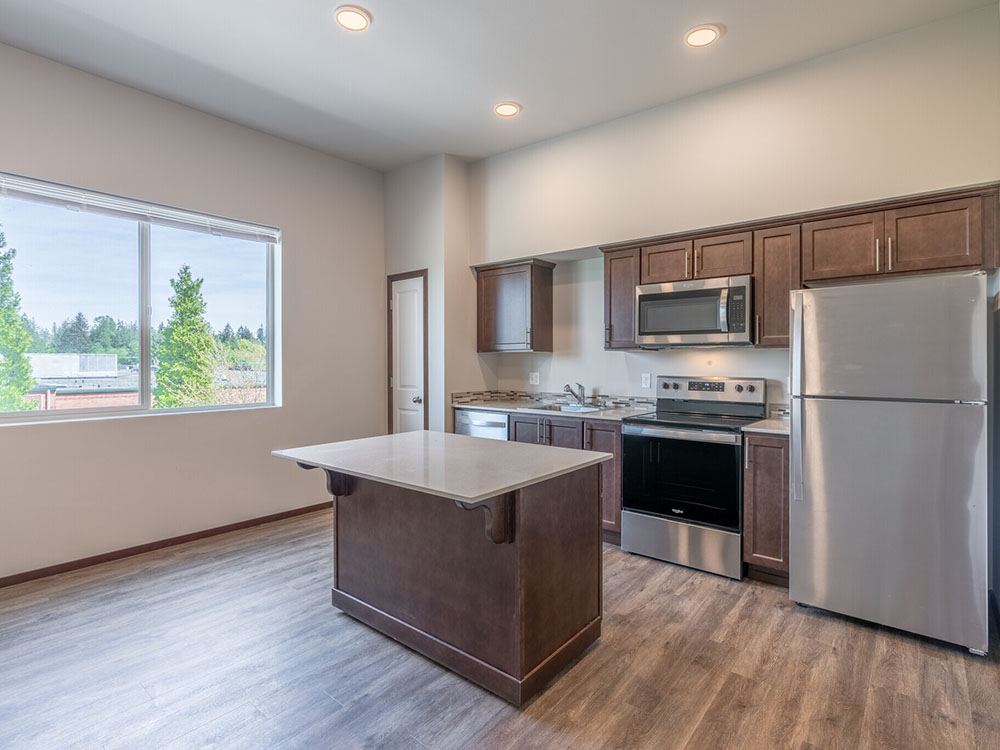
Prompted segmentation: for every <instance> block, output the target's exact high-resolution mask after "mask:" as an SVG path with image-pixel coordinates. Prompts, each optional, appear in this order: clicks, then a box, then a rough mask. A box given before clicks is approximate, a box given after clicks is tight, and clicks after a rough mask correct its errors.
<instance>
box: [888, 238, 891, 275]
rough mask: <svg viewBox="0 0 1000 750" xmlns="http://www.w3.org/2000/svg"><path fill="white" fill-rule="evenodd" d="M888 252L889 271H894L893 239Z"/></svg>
mask: <svg viewBox="0 0 1000 750" xmlns="http://www.w3.org/2000/svg"><path fill="white" fill-rule="evenodd" d="M887 252H888V254H889V255H888V258H889V270H890V271H891V270H892V237H890V238H889V250H888V251H887Z"/></svg>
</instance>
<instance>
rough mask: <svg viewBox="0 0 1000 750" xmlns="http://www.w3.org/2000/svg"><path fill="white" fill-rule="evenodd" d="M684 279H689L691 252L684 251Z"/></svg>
mask: <svg viewBox="0 0 1000 750" xmlns="http://www.w3.org/2000/svg"><path fill="white" fill-rule="evenodd" d="M684 278H685V279H689V278H691V251H690V250H685V251H684Z"/></svg>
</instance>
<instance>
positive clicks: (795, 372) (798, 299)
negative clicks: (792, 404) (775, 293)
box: [790, 292, 804, 396]
mask: <svg viewBox="0 0 1000 750" xmlns="http://www.w3.org/2000/svg"><path fill="white" fill-rule="evenodd" d="M802 305H803V299H802V293H801V292H792V309H791V318H792V320H791V328H792V337H791V352H790V354H791V370H792V371H791V376H792V393H791V395H792V396H801V395H802V375H803V373H802V371H803V365H804V363H803V359H804V354H803V352H802Z"/></svg>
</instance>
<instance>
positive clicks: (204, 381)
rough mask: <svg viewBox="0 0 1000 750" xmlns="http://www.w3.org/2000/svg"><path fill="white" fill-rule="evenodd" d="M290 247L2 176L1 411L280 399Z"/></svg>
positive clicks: (223, 222)
mask: <svg viewBox="0 0 1000 750" xmlns="http://www.w3.org/2000/svg"><path fill="white" fill-rule="evenodd" d="M279 241H280V236H279V233H278V231H277V230H276V229H273V228H271V227H263V226H255V225H250V224H244V223H242V222H236V221H231V220H227V219H220V218H217V217H213V216H204V215H199V214H193V213H190V212H186V211H180V210H177V209H170V208H166V207H162V206H156V205H150V204H144V203H140V202H137V201H131V200H127V199H122V198H115V197H112V196H107V195H103V194H99V193H89V192H86V191H81V190H77V189H74V188H68V187H63V186H60V185H53V184H51V183H44V182H38V181H35V180H28V179H25V178H21V177H15V176H13V175H4V174H0V419H2V420H5V421H12V420H18V419H37V418H45V417H53V416H69V415H72V414H82V415H90V414H91V413H93V412H97V413H99V414H100V413H104V414H111V413H136V412H142V411H146V410H164V409H172V410H177V409H206V408H220V409H222V408H235V407H242V406H246V405H252V404H259V405H269V404H273V403H274V402H275V394H274V380H275V379H274V347H273V344H272V341H273V338H274V336H273V330H274V293H273V288H274V286H273V285H274V282H273V279H274V270H275V263H276V253H277V246H278V243H279ZM53 412H57V413H53Z"/></svg>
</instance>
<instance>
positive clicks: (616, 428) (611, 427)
mask: <svg viewBox="0 0 1000 750" xmlns="http://www.w3.org/2000/svg"><path fill="white" fill-rule="evenodd" d="M583 449H584V450H587V451H600V452H602V453H610V454H611V455H612V456H614V458H612V459H611V460H610V461H605V462H604V463H602V464H599V467H600V472H601V473H600V476H601V523H602V525H603V527H604V541H606V542H612V543H614V544H620V543H621V536H622V428H621V425H620V424H617V423H616V422H609V421H606V420H599V419H592V420H586V421H584V423H583Z"/></svg>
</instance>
